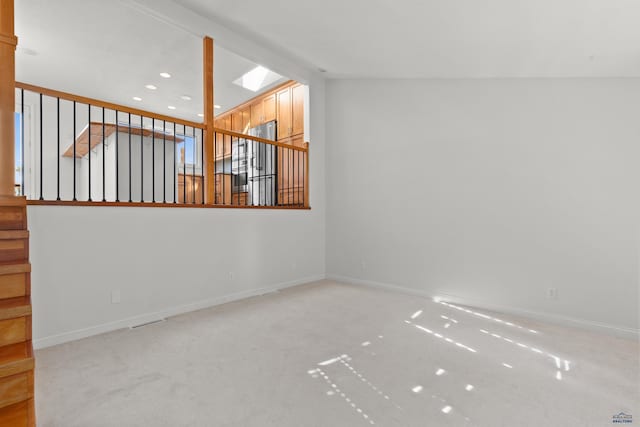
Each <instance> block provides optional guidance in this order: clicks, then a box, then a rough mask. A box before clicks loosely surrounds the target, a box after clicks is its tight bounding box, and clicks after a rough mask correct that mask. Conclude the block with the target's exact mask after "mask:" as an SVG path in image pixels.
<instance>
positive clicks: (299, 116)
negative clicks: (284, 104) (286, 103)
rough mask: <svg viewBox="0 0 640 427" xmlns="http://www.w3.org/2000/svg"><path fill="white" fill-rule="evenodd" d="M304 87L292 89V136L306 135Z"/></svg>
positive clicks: (296, 86)
mask: <svg viewBox="0 0 640 427" xmlns="http://www.w3.org/2000/svg"><path fill="white" fill-rule="evenodd" d="M304 92H305V91H304V86H302V85H295V86H293V87H292V88H291V136H295V135H302V134H303V133H304Z"/></svg>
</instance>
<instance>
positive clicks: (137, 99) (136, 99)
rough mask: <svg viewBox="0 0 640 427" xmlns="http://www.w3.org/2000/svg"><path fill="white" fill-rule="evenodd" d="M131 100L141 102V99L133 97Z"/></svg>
mask: <svg viewBox="0 0 640 427" xmlns="http://www.w3.org/2000/svg"><path fill="white" fill-rule="evenodd" d="M133 100H134V101H142V98H140V97H139V96H134V97H133Z"/></svg>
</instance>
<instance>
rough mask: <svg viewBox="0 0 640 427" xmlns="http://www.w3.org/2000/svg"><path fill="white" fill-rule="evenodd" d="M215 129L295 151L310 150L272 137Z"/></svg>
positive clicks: (226, 133) (237, 136)
mask: <svg viewBox="0 0 640 427" xmlns="http://www.w3.org/2000/svg"><path fill="white" fill-rule="evenodd" d="M213 131H214V132H216V133H221V134H224V135H229V136H233V137H235V138H243V139H250V140H252V141H256V142H262V143H263V144H269V145H274V146H276V147H282V148H288V149H291V150H295V151H304V152H306V151H308V150H309V149H308V148H307V147H297V146H295V145H291V144H284V143H282V142H278V141H272V140H270V139H264V138H260V137H258V136H251V135H245V134H243V133H238V132H233V131H230V130H225V129H220V128H215V127H214V128H213ZM307 144H308V143H307ZM307 144H305V145H307Z"/></svg>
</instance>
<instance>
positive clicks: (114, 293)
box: [111, 290, 121, 304]
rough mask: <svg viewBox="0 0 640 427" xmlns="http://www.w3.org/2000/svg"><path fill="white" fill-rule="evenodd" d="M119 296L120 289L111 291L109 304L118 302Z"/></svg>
mask: <svg viewBox="0 0 640 427" xmlns="http://www.w3.org/2000/svg"><path fill="white" fill-rule="evenodd" d="M120 301H121V296H120V291H119V290H117V291H111V304H120Z"/></svg>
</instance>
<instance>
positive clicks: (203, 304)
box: [33, 275, 325, 349]
mask: <svg viewBox="0 0 640 427" xmlns="http://www.w3.org/2000/svg"><path fill="white" fill-rule="evenodd" d="M324 278H325V276H324V275H317V276H311V277H304V278H301V279H297V280H291V281H289V282H284V283H279V284H277V285H273V286H267V287H264V288H257V289H251V290H247V291H242V292H237V293H234V294H230V295H224V296H220V297H215V298H210V299H207V300H203V301H198V302H193V303H189V304H184V305H179V306H175V307H169V308H166V309H164V310H160V311H156V312H153V313H146V314H141V315H139V316H134V317H129V318H126V319H122V320H116V321H114V322H109V323H103V324H100V325H95V326H90V327H88V328H84V329H77V330H75V331H69V332H64V333H62V334H58V335H52V336H49V337H44V338H38V339H34V340H33V348H34V349H42V348H46V347H51V346H54V345H58V344H63V343H66V342H70V341H76V340H79V339H82V338H87V337H91V336H94V335H100V334H104V333H106V332H111V331H115V330H118V329H125V328H129V327H131V326H134V325H140V324H142V323H149V322H155V321H157V320H160V319H164V318H168V317H172V316H177V315H179V314H183V313H189V312H192V311H197V310H202V309H205V308H209V307H214V306H216V305H220V304H226V303H228V302H233V301H238V300H242V299H245V298H250V297H255V296H258V295H265V294H269V293H272V292H277V291H279V290H282V289H286V288H290V287H293V286H298V285H303V284H307V283H311V282H317V281H318V280H322V279H324Z"/></svg>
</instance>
